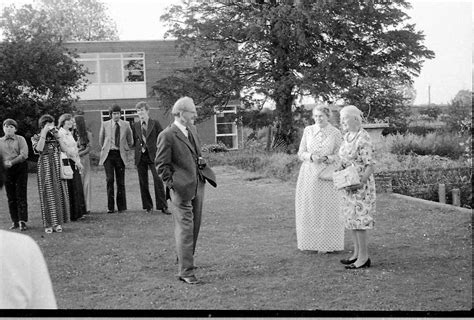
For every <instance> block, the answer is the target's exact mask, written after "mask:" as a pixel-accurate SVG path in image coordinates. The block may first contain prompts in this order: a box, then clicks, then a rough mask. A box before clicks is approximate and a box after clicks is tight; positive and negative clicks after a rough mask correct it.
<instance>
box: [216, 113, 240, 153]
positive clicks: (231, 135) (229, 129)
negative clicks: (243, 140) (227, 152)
mask: <svg viewBox="0 0 474 320" xmlns="http://www.w3.org/2000/svg"><path fill="white" fill-rule="evenodd" d="M236 113H237V106H235V105H228V106H226V107H224V109H222V110H221V111H219V112H217V113H216V115H215V117H216V142H217V143H219V142H221V143H223V144H225V145H226V146H227V148H229V149H237V148H238V140H237V123H236V122H235V114H236Z"/></svg>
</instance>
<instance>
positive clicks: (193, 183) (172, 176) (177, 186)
mask: <svg viewBox="0 0 474 320" xmlns="http://www.w3.org/2000/svg"><path fill="white" fill-rule="evenodd" d="M171 113H172V114H173V116H174V123H173V124H171V125H170V126H169V127H167V128H166V129H165V130H163V131H162V132H161V133H160V135H159V136H158V142H157V153H156V158H155V165H156V166H157V171H158V174H159V175H160V176H161V178H162V179H163V181H164V183H165V184H166V189H167V190H166V191H167V192H166V193H167V195H169V196H170V198H171V201H172V202H173V204H174V205H175V207H176V208H177V210H176V211H173V218H174V225H175V230H174V233H175V240H176V251H177V256H178V276H179V279H180V280H181V281H184V282H185V283H188V284H196V283H199V281H198V279H197V278H196V276H195V275H194V269H195V266H194V252H195V249H196V242H197V238H198V234H199V229H200V227H201V215H202V204H203V197H204V184H205V182H206V181H208V182H209V183H210V184H211V185H212V186H214V187H216V182H215V181H216V178H215V175H214V172H213V171H212V170H211V168H210V167H209V166H208V165H206V163H205V161H204V159H203V158H202V157H201V145H200V142H199V137H198V135H197V132H196V128H195V127H194V120H195V118H196V116H197V112H196V106H195V105H194V102H193V99H191V98H189V97H183V98H181V99H179V100H178V101H176V103H175V104H174V106H173V109H172V111H171Z"/></svg>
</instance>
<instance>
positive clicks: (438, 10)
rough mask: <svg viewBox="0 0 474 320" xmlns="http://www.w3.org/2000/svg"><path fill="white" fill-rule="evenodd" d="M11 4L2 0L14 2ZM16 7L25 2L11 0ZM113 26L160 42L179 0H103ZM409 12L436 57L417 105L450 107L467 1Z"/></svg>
mask: <svg viewBox="0 0 474 320" xmlns="http://www.w3.org/2000/svg"><path fill="white" fill-rule="evenodd" d="M12 2H13V1H12V0H0V7H2V5H1V4H2V3H3V4H5V3H12ZM14 2H15V3H16V4H17V6H18V5H19V4H21V3H25V2H31V1H28V0H16V1H14ZM102 2H104V3H106V4H107V5H108V7H109V13H110V16H111V17H112V18H113V19H114V20H115V21H116V23H117V26H118V31H119V36H120V39H121V40H157V39H163V35H164V33H165V29H164V27H163V25H162V24H161V23H160V20H159V17H160V16H161V15H162V14H163V13H164V10H165V8H166V7H167V6H169V5H170V4H173V3H179V0H102ZM411 3H412V5H413V8H412V9H411V10H410V11H409V15H410V16H411V17H412V20H413V22H414V23H415V24H416V25H417V29H418V30H422V31H423V32H424V34H425V35H426V39H425V45H426V46H427V47H428V48H429V49H431V50H433V51H434V52H435V54H436V57H435V59H433V60H429V61H427V62H425V64H424V67H423V69H422V72H421V74H420V76H419V77H418V78H416V79H415V83H414V86H415V89H416V91H417V96H416V100H415V104H423V103H427V102H428V86H430V87H431V102H432V103H438V104H442V103H446V102H449V101H450V100H451V99H452V98H453V97H454V96H455V94H456V93H457V92H458V91H459V90H461V89H467V90H472V84H471V81H472V72H473V68H472V57H473V54H472V43H473V34H472V31H473V29H472V22H473V8H472V3H471V1H470V0H458V1H448V0H412V1H411Z"/></svg>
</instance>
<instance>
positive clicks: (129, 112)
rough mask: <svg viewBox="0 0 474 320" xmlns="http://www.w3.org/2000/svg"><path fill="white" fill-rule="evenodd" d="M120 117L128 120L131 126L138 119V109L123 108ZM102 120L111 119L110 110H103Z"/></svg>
mask: <svg viewBox="0 0 474 320" xmlns="http://www.w3.org/2000/svg"><path fill="white" fill-rule="evenodd" d="M120 119H122V120H125V121H128V122H129V123H130V127H132V126H133V123H134V122H135V121H136V120H135V119H138V114H137V110H136V109H122V115H121V116H120ZM101 120H102V122H104V121H107V120H110V113H109V111H108V110H102V112H101Z"/></svg>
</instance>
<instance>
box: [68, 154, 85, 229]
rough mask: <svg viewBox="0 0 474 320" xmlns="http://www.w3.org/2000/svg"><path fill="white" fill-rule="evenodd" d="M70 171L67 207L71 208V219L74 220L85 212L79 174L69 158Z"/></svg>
mask: <svg viewBox="0 0 474 320" xmlns="http://www.w3.org/2000/svg"><path fill="white" fill-rule="evenodd" d="M69 163H70V164H71V168H72V171H73V173H74V175H73V177H72V179H69V180H67V187H68V191H69V207H70V210H71V221H76V220H77V219H80V218H81V217H82V216H83V215H85V214H86V202H85V200H84V188H83V187H82V180H81V174H80V173H79V170H77V168H76V163H75V162H74V161H73V160H71V159H69Z"/></svg>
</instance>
